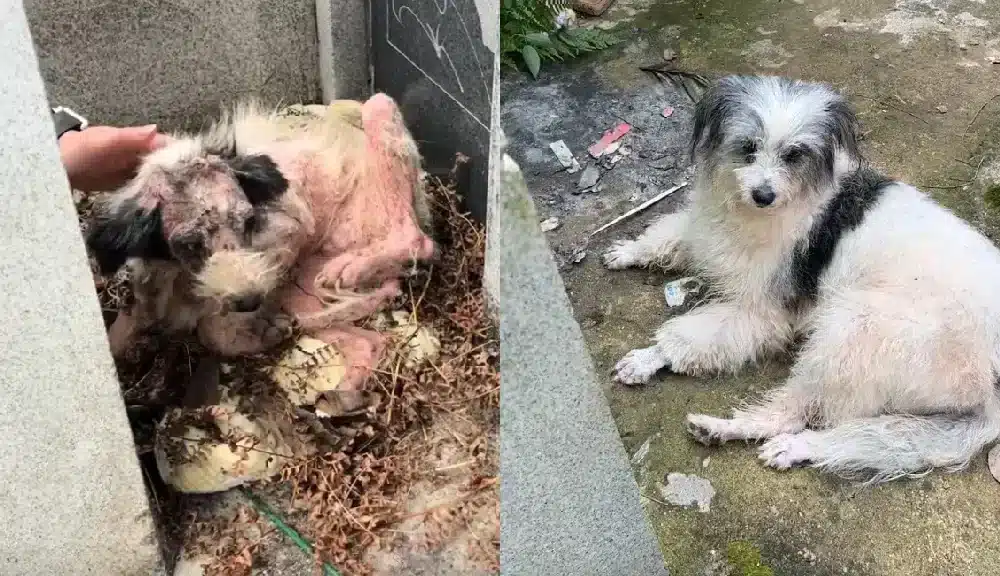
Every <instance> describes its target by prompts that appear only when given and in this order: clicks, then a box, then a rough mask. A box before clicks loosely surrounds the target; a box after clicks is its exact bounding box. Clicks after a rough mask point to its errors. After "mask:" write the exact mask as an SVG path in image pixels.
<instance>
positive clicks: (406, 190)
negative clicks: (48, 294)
mask: <svg viewBox="0 0 1000 576" xmlns="http://www.w3.org/2000/svg"><path fill="white" fill-rule="evenodd" d="M340 106H341V108H344V103H340ZM346 108H347V109H348V114H347V116H351V117H352V118H353V120H351V119H350V118H346V117H337V116H336V115H332V114H328V118H327V119H326V121H325V122H320V123H314V124H312V125H307V126H303V127H300V128H298V129H294V130H293V129H289V128H288V126H287V125H286V124H283V123H282V122H281V121H280V120H279V118H278V117H277V115H276V114H275V113H271V112H264V111H262V109H261V108H259V107H258V106H255V105H252V104H248V105H241V106H238V107H236V110H235V113H233V114H232V115H231V116H230V117H227V118H224V119H223V120H222V121H220V122H219V123H217V124H215V125H214V126H212V127H211V128H210V129H209V130H208V131H206V132H205V133H203V134H199V135H179V136H173V137H172V142H171V143H170V144H169V145H168V146H167V147H165V148H163V149H161V150H158V151H156V152H154V153H152V154H150V155H149V156H148V157H147V158H146V159H145V160H144V162H143V164H142V166H141V167H140V170H139V172H138V175H137V176H136V178H135V179H134V180H133V181H132V182H131V183H129V184H128V185H127V186H126V187H125V188H123V189H122V190H120V191H119V192H117V193H115V194H114V195H112V196H111V197H110V199H109V200H108V201H107V202H106V203H104V204H103V205H100V206H98V209H97V210H96V211H95V214H96V216H95V218H94V220H93V222H92V223H91V224H90V226H89V227H88V233H87V244H88V246H89V247H90V249H91V251H92V252H93V254H94V255H95V257H96V259H97V261H98V263H99V267H100V268H101V272H102V273H104V274H109V273H112V272H114V271H115V270H117V269H118V268H120V267H121V266H122V265H124V264H126V263H127V264H128V265H129V266H130V269H131V272H132V279H133V280H132V281H133V292H134V294H135V304H134V305H133V306H132V307H131V309H129V310H125V311H122V312H121V313H120V314H119V316H118V317H117V319H116V320H115V322H114V323H113V324H112V326H111V327H110V329H109V340H110V343H111V348H112V352H113V354H114V355H115V356H120V355H121V354H122V353H123V352H125V351H126V350H127V348H128V346H129V345H130V343H132V342H133V341H134V340H135V338H136V336H137V335H138V334H139V333H140V332H142V331H145V330H147V329H150V328H157V329H160V330H163V331H167V332H183V331H196V332H197V334H198V337H199V339H200V341H201V342H202V343H203V344H204V345H205V346H207V347H208V348H210V349H212V350H214V351H215V352H217V353H220V354H223V355H230V356H234V355H245V354H255V353H259V352H263V351H265V350H268V349H270V348H272V347H274V346H276V345H278V344H279V343H281V342H282V341H284V340H285V339H286V338H288V337H289V336H290V335H291V333H292V330H293V326H294V325H296V324H297V325H299V326H301V328H302V329H303V330H304V331H305V332H307V333H309V334H310V335H312V336H313V337H315V338H318V339H320V340H324V341H326V342H328V343H330V344H334V345H336V346H337V347H338V348H339V349H340V351H341V353H342V354H343V355H344V356H345V358H346V359H347V361H348V362H349V364H350V366H351V368H350V369H349V370H348V375H347V376H346V377H345V378H346V379H345V386H348V387H350V386H352V385H356V384H358V383H359V380H360V379H362V378H363V377H364V376H365V375H366V374H367V372H368V370H369V369H370V368H371V367H372V366H373V363H374V362H375V361H376V360H377V358H378V356H379V355H380V353H381V350H382V341H381V338H380V337H379V336H378V335H377V334H376V333H374V332H370V331H367V330H362V329H359V328H356V327H354V326H353V325H352V323H353V322H354V321H357V320H359V319H361V318H364V317H367V316H368V315H370V314H371V313H372V312H374V311H376V310H377V309H379V308H380V307H381V306H382V305H383V304H385V303H386V302H387V301H389V300H391V299H393V298H395V297H396V296H397V295H398V294H399V293H400V287H399V276H400V275H401V273H402V272H403V271H404V269H405V267H407V266H409V265H411V264H412V263H414V262H416V261H420V260H425V259H428V258H430V257H431V256H432V255H433V254H434V250H435V247H434V243H433V241H432V240H431V239H430V238H429V237H428V236H427V235H426V234H425V233H424V231H423V229H422V225H426V224H427V222H426V220H427V218H428V216H427V215H426V213H427V210H426V206H425V205H424V198H423V188H422V184H421V181H420V174H419V173H420V156H419V153H418V151H417V148H416V145H415V143H414V141H413V139H412V138H411V137H410V135H409V133H408V132H407V130H406V128H405V126H404V124H403V121H402V118H401V116H400V114H399V110H398V108H397V106H396V104H395V102H394V101H393V100H392V99H391V98H389V97H388V96H385V95H383V94H377V95H375V96H373V97H372V98H371V99H369V100H368V101H367V102H366V103H364V105H361V104H359V103H358V104H357V105H356V107H354V108H352V107H351V106H350V105H347V106H346Z"/></svg>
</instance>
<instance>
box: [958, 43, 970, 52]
mask: <svg viewBox="0 0 1000 576" xmlns="http://www.w3.org/2000/svg"><path fill="white" fill-rule="evenodd" d="M958 49H959V50H962V51H965V50H968V49H969V47H968V46H966V45H965V44H959V45H958Z"/></svg>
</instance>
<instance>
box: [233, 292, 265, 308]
mask: <svg viewBox="0 0 1000 576" xmlns="http://www.w3.org/2000/svg"><path fill="white" fill-rule="evenodd" d="M262 300H263V298H262V297H261V296H260V295H259V294H251V295H248V296H240V297H239V298H236V299H234V300H233V302H232V310H233V312H253V311H254V310H256V309H258V308H260V304H261V301H262Z"/></svg>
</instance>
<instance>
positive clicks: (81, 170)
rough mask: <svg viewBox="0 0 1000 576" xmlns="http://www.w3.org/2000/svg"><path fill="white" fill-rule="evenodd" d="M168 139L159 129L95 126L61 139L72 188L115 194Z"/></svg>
mask: <svg viewBox="0 0 1000 576" xmlns="http://www.w3.org/2000/svg"><path fill="white" fill-rule="evenodd" d="M168 141H169V138H168V137H167V136H165V135H163V134H160V133H159V132H157V131H156V125H155V124H151V125H149V126H133V127H129V128H115V127H112V126H92V127H90V128H86V129H84V130H82V131H76V130H74V131H71V132H66V133H65V134H63V135H62V136H61V137H60V138H59V155H60V156H61V157H62V163H63V167H64V168H65V169H66V176H68V177H69V183H70V186H72V187H73V188H74V189H76V190H82V191H84V192H96V191H105V190H114V189H115V188H118V187H120V186H122V185H123V184H125V182H127V181H128V179H129V178H131V177H132V176H134V175H135V171H136V169H137V168H138V166H139V162H140V160H141V159H142V157H143V156H145V155H146V154H149V153H150V152H152V151H154V150H157V149H159V148H162V147H163V146H164V145H166V144H167V142H168Z"/></svg>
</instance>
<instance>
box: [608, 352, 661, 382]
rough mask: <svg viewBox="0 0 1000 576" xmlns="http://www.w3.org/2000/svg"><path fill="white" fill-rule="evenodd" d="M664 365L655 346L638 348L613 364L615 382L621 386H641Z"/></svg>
mask: <svg viewBox="0 0 1000 576" xmlns="http://www.w3.org/2000/svg"><path fill="white" fill-rule="evenodd" d="M666 365H667V363H666V361H665V360H664V359H663V354H661V353H660V351H659V349H657V347H656V346H650V347H649V348H638V349H636V350H632V351H631V352H629V353H628V354H626V355H625V357H624V358H622V359H621V360H619V361H618V363H617V364H615V380H616V381H618V382H621V383H622V384H630V385H634V384H643V383H645V382H648V381H649V379H650V378H652V377H653V374H656V372H657V371H659V370H660V369H661V368H663V367H664V366H666Z"/></svg>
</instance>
